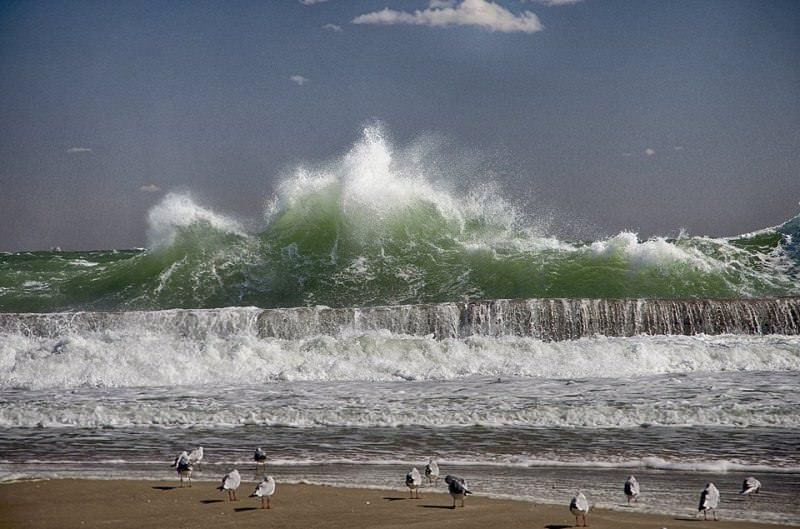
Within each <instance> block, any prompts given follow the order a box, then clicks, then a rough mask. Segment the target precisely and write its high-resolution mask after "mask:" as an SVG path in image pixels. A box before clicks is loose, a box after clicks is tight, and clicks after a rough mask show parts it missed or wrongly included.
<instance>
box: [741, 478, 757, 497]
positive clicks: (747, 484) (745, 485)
mask: <svg viewBox="0 0 800 529" xmlns="http://www.w3.org/2000/svg"><path fill="white" fill-rule="evenodd" d="M760 490H761V482H760V481H758V480H757V479H756V478H754V477H753V476H750V477H749V478H747V479H745V480H744V481H743V482H742V492H740V493H739V494H742V495H744V496H750V495H751V494H758V491H760Z"/></svg>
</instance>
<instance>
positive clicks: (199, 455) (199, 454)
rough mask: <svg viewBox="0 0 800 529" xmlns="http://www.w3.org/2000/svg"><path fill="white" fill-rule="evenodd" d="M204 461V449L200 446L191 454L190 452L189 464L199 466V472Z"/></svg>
mask: <svg viewBox="0 0 800 529" xmlns="http://www.w3.org/2000/svg"><path fill="white" fill-rule="evenodd" d="M202 460H203V447H202V446H198V447H197V448H195V449H194V450H192V451H191V452H189V462H190V463H191V464H192V465H197V470H200V461H202Z"/></svg>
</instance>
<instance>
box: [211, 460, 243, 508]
mask: <svg viewBox="0 0 800 529" xmlns="http://www.w3.org/2000/svg"><path fill="white" fill-rule="evenodd" d="M241 483H242V477H241V476H240V475H239V471H238V470H236V469H235V468H234V469H233V470H231V471H230V472H228V473H227V474H225V477H223V478H222V484H221V485H220V486H219V487H217V490H227V491H228V499H229V500H230V501H239V500H238V499H237V498H236V489H238V488H239V485H240V484H241Z"/></svg>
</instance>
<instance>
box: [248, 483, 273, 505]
mask: <svg viewBox="0 0 800 529" xmlns="http://www.w3.org/2000/svg"><path fill="white" fill-rule="evenodd" d="M273 494H275V480H274V479H273V477H272V476H264V479H263V480H261V483H259V484H258V485H257V486H256V490H254V491H253V493H252V494H251V495H250V497H251V498H254V497H256V496H259V497H261V508H262V509H264V508H265V507H264V498H266V499H267V506H266V508H267V509H271V508H272V507H271V506H270V504H269V498H270V497H271V496H272V495H273Z"/></svg>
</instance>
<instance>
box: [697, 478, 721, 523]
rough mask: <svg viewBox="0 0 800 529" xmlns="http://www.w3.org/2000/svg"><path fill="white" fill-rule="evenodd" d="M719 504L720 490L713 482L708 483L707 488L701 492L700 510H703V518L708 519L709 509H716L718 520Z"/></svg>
mask: <svg viewBox="0 0 800 529" xmlns="http://www.w3.org/2000/svg"><path fill="white" fill-rule="evenodd" d="M717 505H719V490H717V487H715V486H714V484H713V483H706V488H704V489H703V492H701V493H700V505H699V506H698V507H697V510H698V511H702V512H703V520H707V519H708V511H714V521H717Z"/></svg>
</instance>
